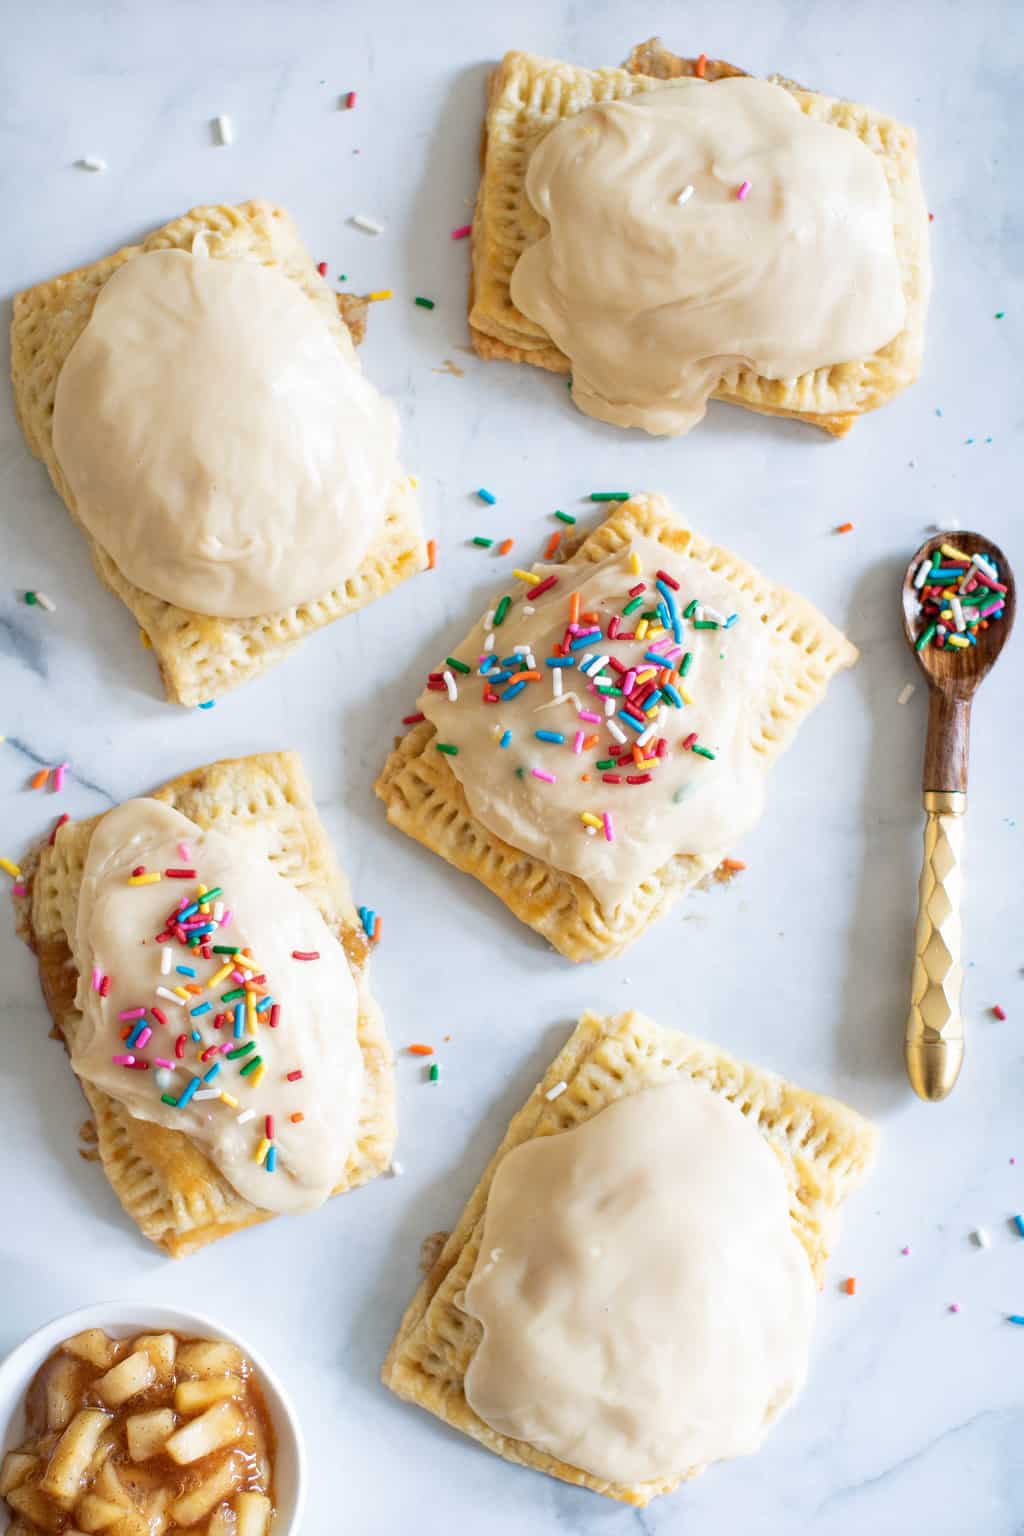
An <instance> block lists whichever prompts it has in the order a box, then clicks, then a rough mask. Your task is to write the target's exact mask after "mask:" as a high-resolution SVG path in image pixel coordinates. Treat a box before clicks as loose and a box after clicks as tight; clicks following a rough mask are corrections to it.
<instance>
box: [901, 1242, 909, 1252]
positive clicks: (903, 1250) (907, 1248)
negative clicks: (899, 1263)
mask: <svg viewBox="0 0 1024 1536" xmlns="http://www.w3.org/2000/svg"><path fill="white" fill-rule="evenodd" d="M909 1252H910V1244H909V1243H908V1244H907V1246H906V1247H905V1248H901V1249H900V1253H902V1254H908V1253H909Z"/></svg>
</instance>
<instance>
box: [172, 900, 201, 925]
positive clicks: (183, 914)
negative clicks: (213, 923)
mask: <svg viewBox="0 0 1024 1536" xmlns="http://www.w3.org/2000/svg"><path fill="white" fill-rule="evenodd" d="M198 911H199V903H198V901H194V902H193V903H192V905H191V906H190V907H183V908H182V910H181V911H180V912H175V914H174V921H175V922H176V923H184V922H185V921H186V920H187V919H188V918H190V917H195V915H196V913H197V912H198Z"/></svg>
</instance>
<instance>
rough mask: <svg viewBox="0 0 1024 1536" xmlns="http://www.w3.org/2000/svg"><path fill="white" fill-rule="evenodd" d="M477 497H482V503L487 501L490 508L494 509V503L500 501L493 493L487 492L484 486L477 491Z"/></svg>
mask: <svg viewBox="0 0 1024 1536" xmlns="http://www.w3.org/2000/svg"><path fill="white" fill-rule="evenodd" d="M477 495H478V496H479V497H480V500H481V501H486V503H487V505H488V506H489V507H493V506H494V503H495V502H496V501H497V499H498V498H497V496H495V495H494V493H493V491H487V490H485V489H484V487H483V486H481V487H480V489H479V490H478V491H477Z"/></svg>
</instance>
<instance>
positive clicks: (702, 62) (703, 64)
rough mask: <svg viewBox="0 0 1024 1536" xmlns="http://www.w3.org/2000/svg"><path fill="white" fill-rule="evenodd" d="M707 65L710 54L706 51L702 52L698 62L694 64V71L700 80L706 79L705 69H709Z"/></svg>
mask: <svg viewBox="0 0 1024 1536" xmlns="http://www.w3.org/2000/svg"><path fill="white" fill-rule="evenodd" d="M707 67H708V56H707V54H706V53H702V54H701V56H700V58H699V59H698V60H697V62H696V64H695V65H694V66H693V72H694V74H695V75H696V76H697V79H698V80H703V79H704V71H705V70H706V69H707Z"/></svg>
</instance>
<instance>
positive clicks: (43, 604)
mask: <svg viewBox="0 0 1024 1536" xmlns="http://www.w3.org/2000/svg"><path fill="white" fill-rule="evenodd" d="M36 602H37V603H38V604H39V606H40V608H45V609H46V611H47V613H56V612H57V604H56V603H55V602H54V601H53V599H52V598H50V597H47V595H46V593H45V592H37V593H36Z"/></svg>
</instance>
